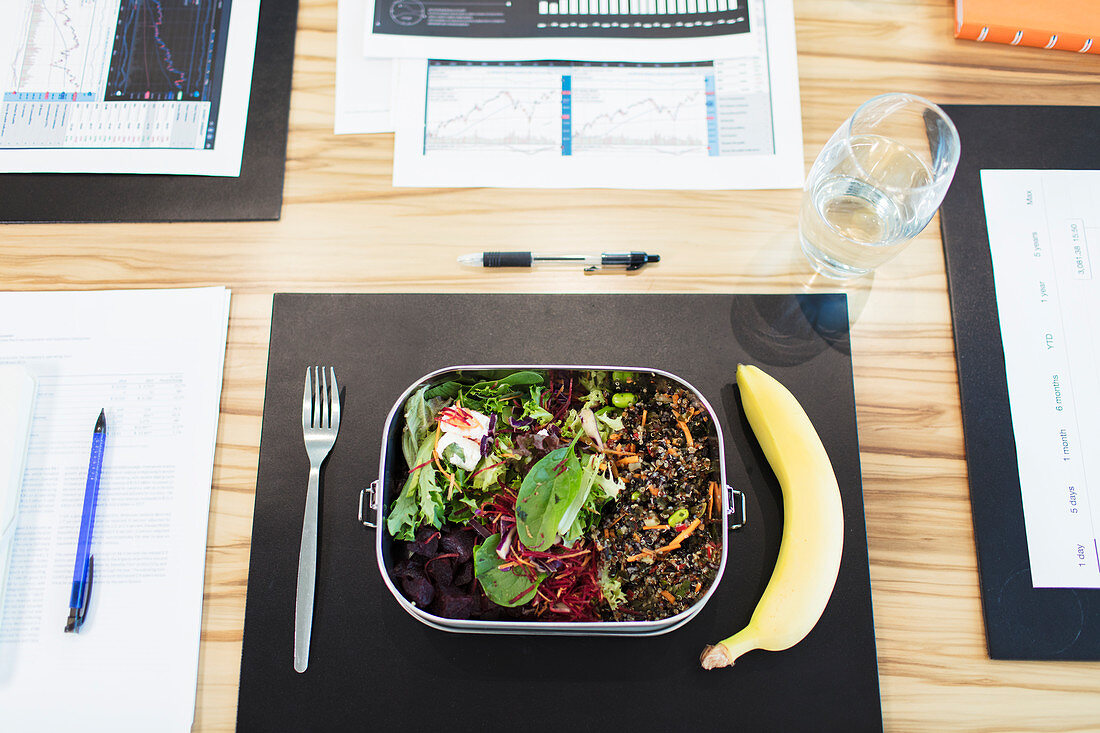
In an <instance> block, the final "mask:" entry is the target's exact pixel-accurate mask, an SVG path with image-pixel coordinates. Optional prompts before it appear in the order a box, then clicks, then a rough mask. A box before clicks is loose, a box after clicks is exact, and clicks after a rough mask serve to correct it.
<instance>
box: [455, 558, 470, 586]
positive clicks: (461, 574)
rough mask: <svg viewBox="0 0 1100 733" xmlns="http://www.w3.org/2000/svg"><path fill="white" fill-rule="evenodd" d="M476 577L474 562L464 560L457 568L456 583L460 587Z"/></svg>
mask: <svg viewBox="0 0 1100 733" xmlns="http://www.w3.org/2000/svg"><path fill="white" fill-rule="evenodd" d="M473 579H474V564H473V563H472V562H469V561H467V562H464V563H462V564H460V565H458V566H457V567H456V568H455V576H454V584H455V585H456V586H459V587H463V586H465V585H467V584H468V583H469V582H470V581H471V580H473Z"/></svg>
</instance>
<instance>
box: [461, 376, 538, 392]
mask: <svg viewBox="0 0 1100 733" xmlns="http://www.w3.org/2000/svg"><path fill="white" fill-rule="evenodd" d="M542 382H543V378H542V375H541V374H539V373H538V372H513V373H512V374H509V375H508V376H506V377H503V378H501V379H486V380H485V381H482V382H478V383H477V384H475V385H473V386H472V387H470V389H478V388H482V387H492V386H495V385H498V384H506V385H508V386H509V387H524V386H528V385H532V384H542Z"/></svg>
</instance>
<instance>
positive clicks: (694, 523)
mask: <svg viewBox="0 0 1100 733" xmlns="http://www.w3.org/2000/svg"><path fill="white" fill-rule="evenodd" d="M699 524H700V521H699V518H698V517H696V518H695V519H693V520H691V524H689V525H688V526H687V527H684V530H683V531H682V532H680V534H678V535H676V537H675V538H673V540H672V542H669V543H668V544H667V545H665V546H664V547H658V548H657V552H671V551H672V550H678V549H680V543H682V542H683V541H684V540H686V539H687V538H688V537H689V536H691V533H692V532H694V531H695V530H696V528H698V526H699Z"/></svg>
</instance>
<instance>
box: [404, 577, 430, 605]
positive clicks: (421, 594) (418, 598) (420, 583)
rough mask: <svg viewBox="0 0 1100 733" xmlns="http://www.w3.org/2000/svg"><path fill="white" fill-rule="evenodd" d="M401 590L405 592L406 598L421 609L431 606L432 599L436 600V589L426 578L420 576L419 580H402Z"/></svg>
mask: <svg viewBox="0 0 1100 733" xmlns="http://www.w3.org/2000/svg"><path fill="white" fill-rule="evenodd" d="M401 590H402V592H404V594H405V597H406V598H408V599H409V600H410V601H412V602H413V603H415V604H416V605H417V606H419V607H420V608H427V607H428V606H430V605H431V603H432V599H434V598H435V588H433V587H432V584H431V582H430V581H429V580H428V579H427V578H425V577H424V576H420V577H419V578H403V579H402V580H401Z"/></svg>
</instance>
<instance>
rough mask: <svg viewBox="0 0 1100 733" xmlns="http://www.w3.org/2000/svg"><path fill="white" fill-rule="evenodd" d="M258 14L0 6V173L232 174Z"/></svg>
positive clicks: (238, 3)
mask: <svg viewBox="0 0 1100 733" xmlns="http://www.w3.org/2000/svg"><path fill="white" fill-rule="evenodd" d="M259 8H260V2H259V0H189V1H188V2H183V3H174V4H171V5H168V4H165V3H163V2H162V1H161V0H152V1H151V2H142V3H134V2H129V3H123V2H122V1H121V0H81V2H73V0H4V2H2V3H0V69H3V71H2V72H0V79H2V80H3V81H2V83H0V94H2V101H0V172H9V173H33V172H62V173H167V174H186V175H210V176H239V175H240V169H241V155H242V151H243V149H244V132H245V121H246V119H247V116H248V101H249V93H250V90H251V85H252V62H253V57H254V53H255V48H256V30H257V22H258V18H259ZM226 18H228V21H226ZM223 42H224V43H225V44H226V45H225V51H224V56H223V55H222V52H221V50H220V48H221V45H220V44H222V43H223ZM260 103H263V100H260Z"/></svg>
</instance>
